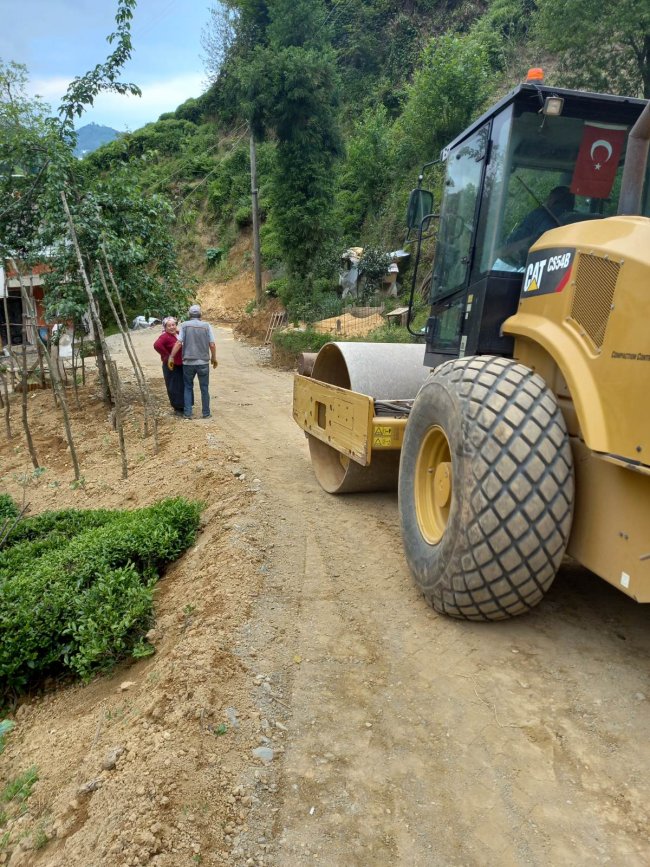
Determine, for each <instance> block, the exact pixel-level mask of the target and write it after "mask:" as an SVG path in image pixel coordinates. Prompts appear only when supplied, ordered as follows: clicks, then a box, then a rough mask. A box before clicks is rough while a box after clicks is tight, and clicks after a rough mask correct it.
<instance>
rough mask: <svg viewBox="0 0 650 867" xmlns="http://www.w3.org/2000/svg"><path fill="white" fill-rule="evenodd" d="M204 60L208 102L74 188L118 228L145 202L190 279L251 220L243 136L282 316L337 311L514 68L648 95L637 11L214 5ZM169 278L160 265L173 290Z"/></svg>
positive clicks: (133, 139)
mask: <svg viewBox="0 0 650 867" xmlns="http://www.w3.org/2000/svg"><path fill="white" fill-rule="evenodd" d="M123 2H124V0H123ZM125 5H133V3H132V2H129V3H126V4H125ZM204 48H205V54H206V58H205V60H206V65H207V69H208V72H209V74H210V76H211V79H212V84H211V86H210V87H209V88H208V89H207V91H206V92H205V93H204V94H202V95H201V96H199V97H198V98H196V99H190V100H188V101H187V102H185V103H184V104H183V105H180V106H179V107H178V108H177V109H176V110H175V111H174V112H170V113H168V114H164V115H162V116H161V117H160V119H159V120H158V121H157V122H156V123H151V124H148V125H147V126H145V127H143V128H142V129H139V130H137V131H135V132H133V133H131V134H128V135H125V136H123V137H121V138H120V139H119V140H116V141H114V142H112V143H110V144H108V145H105V146H104V147H102V148H100V149H99V150H97V151H96V152H95V153H93V154H91V155H89V156H88V157H87V158H86V159H85V160H84V183H85V184H86V187H87V189H88V188H92V189H93V190H94V191H95V193H94V195H95V196H97V197H99V198H100V199H102V201H104V202H106V209H107V212H108V213H115V214H117V213H118V212H120V213H121V214H122V217H121V219H122V220H123V221H126V220H127V213H131V212H132V211H133V210H134V209H135V211H138V206H137V205H136V202H143V203H148V204H149V205H150V208H151V214H152V215H154V214H155V219H154V223H155V225H156V226H157V227H158V228H157V230H156V231H157V235H156V237H157V238H158V241H159V242H160V243H159V245H158V248H157V249H158V250H160V249H161V245H164V232H163V224H165V226H166V227H168V228H170V229H171V231H172V232H173V235H174V237H175V239H176V242H177V244H178V249H179V251H180V253H181V258H182V262H183V264H184V266H185V269H186V270H187V269H189V270H190V271H191V272H193V273H194V274H196V275H198V276H204V274H205V272H206V269H207V268H209V267H211V266H212V267H215V263H218V262H219V261H220V260H224V261H225V259H224V254H225V253H226V252H227V251H228V250H229V249H230V247H231V246H232V245H233V244H234V243H235V241H236V240H237V238H238V236H239V235H240V233H242V232H247V231H248V227H249V226H250V223H251V193H250V175H249V169H250V163H249V137H250V135H251V133H252V135H253V136H254V138H255V141H256V144H257V170H258V183H259V201H260V207H261V216H262V257H263V268H264V269H265V270H266V271H267V272H271V277H272V279H271V280H270V282H269V283H268V285H267V287H266V288H267V291H268V292H269V294H279V295H280V297H281V299H282V301H283V302H284V303H285V304H286V305H287V306H288V308H289V310H290V312H291V313H292V314H294V315H305V314H308V313H309V310H310V309H312V308H315V307H318V308H319V309H322V308H327V305H328V303H329V301H330V300H331V301H332V303H333V304H335V303H336V300H335V299H336V296H335V286H336V276H337V275H336V271H337V265H338V261H339V256H340V254H341V251H342V250H344V249H345V248H347V247H349V246H353V245H354V246H363V247H364V248H366V249H369V250H370V251H373V250H374V249H381V250H391V249H395V248H396V247H398V246H399V245H400V244H401V242H402V239H403V234H404V228H403V223H404V207H405V203H406V198H407V196H408V191H409V189H410V188H411V187H412V186H413V185H414V182H415V179H416V177H417V174H418V171H419V169H420V167H421V166H422V164H423V163H426V162H430V161H432V160H435V159H436V158H437V156H438V154H439V151H440V148H441V147H442V146H443V145H444V144H445V143H446V142H448V141H449V140H450V139H451V138H452V137H453V136H454V135H456V134H457V133H458V132H459V131H460V130H462V129H463V127H464V126H465V125H466V124H467V123H468V121H470V120H471V119H472V118H473V117H475V116H477V115H478V114H479V113H480V111H481V110H482V109H483V108H485V107H486V106H487V105H489V104H490V103H491V102H493V101H494V100H495V99H496V98H498V97H499V96H500V95H501V94H502V93H504V92H506V91H507V90H509V89H510V88H511V87H513V86H514V85H516V84H517V83H518V82H519V81H521V80H522V78H523V76H524V75H525V72H526V70H527V68H528V67H530V66H539V65H541V66H543V67H544V69H545V71H546V76H547V78H546V80H547V81H548V82H550V83H552V84H556V85H558V86H563V85H564V86H577V87H582V88H586V89H594V90H600V91H609V92H613V93H619V94H628V95H633V96H645V97H649V96H650V7H648V4H647V3H646V2H644V0H616V2H613V3H610V4H608V5H603V4H601V3H599V2H598V0H473V2H469V0H467V2H462V0H461V2H458V0H363V2H362V0H241V2H235V0H226V2H224V3H222V4H219V5H218V6H215V8H214V9H213V10H212V12H211V21H210V25H209V28H208V30H207V31H206V33H205V34H204ZM433 173H434V174H435V169H434V170H433ZM116 178H119V184H118V186H119V188H120V194H119V195H118V194H117V192H116V189H115V181H116ZM431 183H432V184H434V183H435V177H433V178H432V179H431ZM122 190H124V191H128V196H129V199H130V204H129V206H128V208H126V209H125V208H124V207H123V205H120V197H121V195H122V192H121V191H122ZM142 216H143V215H140V217H137V218H136V222H137V220H138V219H140V218H141V217H142ZM152 218H153V216H152ZM113 228H114V230H115V231H117V227H115V226H114V227H113ZM138 231H139V230H138ZM165 231H167V228H165ZM144 246H146V245H144ZM132 252H133V251H132ZM134 257H135V258H136V259H137V258H138V257H137V255H135V253H133V255H132V256H131V260H132V259H133V258H134ZM122 258H124V259H125V263H126V264H128V261H127V260H129V257H128V256H126V254H125V256H123V257H122ZM141 258H142V260H143V261H144V260H146V261H153V259H152V256H151V251H148V252H147V253H146V255H144V254H143V256H142V257H141ZM174 267H175V266H174V265H173V262H172V261H171V259H169V257H167V259H166V260H165V264H164V267H163V268H162V270H161V268H160V267H158V268H157V270H158V272H159V273H158V276H159V278H160V279H162V280H163V281H166V285H167V286H168V287H169V290H170V291H172V292H173V291H176V289H174V287H177V286H178V280H177V274H176V272H175V270H174ZM216 267H217V268H219V267H221V269H222V271H221V273H222V274H224V275H225V276H228V275H227V273H226V272H225V271H224V268H225V265H223V264H222V265H221V266H219V265H216ZM153 270H156V269H153ZM146 273H147V274H148V275H149V277H151V274H152V268H149V269H148V270H146ZM150 282H151V281H150ZM159 294H160V293H158V295H159ZM163 294H165V293H163ZM157 300H159V298H158V296H157V294H156V293H155V292H153V291H152V292H150V293H149V296H148V299H147V303H151V304H154V306H155V303H156V301H157Z"/></svg>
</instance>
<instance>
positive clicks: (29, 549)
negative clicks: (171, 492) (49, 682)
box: [0, 498, 201, 694]
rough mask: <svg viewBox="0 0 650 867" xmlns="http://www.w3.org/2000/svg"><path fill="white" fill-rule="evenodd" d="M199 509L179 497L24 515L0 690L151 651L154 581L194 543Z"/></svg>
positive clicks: (4, 611) (7, 585)
mask: <svg viewBox="0 0 650 867" xmlns="http://www.w3.org/2000/svg"><path fill="white" fill-rule="evenodd" d="M200 512H201V506H200V504H198V503H192V502H188V501H187V500H184V499H182V498H177V499H172V500H164V501H162V502H160V503H157V504H156V505H154V506H150V507H148V508H145V509H136V510H134V511H109V510H89V511H80V510H75V509H68V510H64V511H59V512H48V513H44V514H42V515H38V516H36V517H34V518H27V519H24V520H23V521H21V522H20V523H19V524H18V525H17V526H16V527H15V528H14V529H13V530H12V532H11V534H10V535H9V538H8V540H7V547H6V548H5V549H3V550H2V551H0V633H1V634H2V635H3V640H2V642H0V689H3V690H4V691H5V694H7V693H8V692H9V691H10V690H13V691H17V692H20V691H22V690H24V689H26V688H28V687H30V686H31V685H33V684H35V683H37V682H38V681H39V680H40V679H42V678H44V677H46V676H48V675H56V674H60V673H66V672H67V673H72V674H75V675H77V676H79V677H82V678H84V679H88V678H89V677H91V676H92V675H93V674H94V673H95V672H97V671H101V670H104V669H106V668H109V667H110V666H112V665H113V664H114V663H115V662H116V661H117V660H118V659H121V658H124V657H126V656H129V655H133V654H134V651H135V655H136V656H138V657H141V656H145V655H147V653H148V652H150V651H149V648H148V645H146V644H145V643H144V642H143V636H144V634H145V633H146V631H147V630H148V629H149V627H150V625H151V622H152V619H153V586H154V584H155V583H156V581H157V580H158V577H159V574H160V570H161V569H162V567H163V566H164V565H165V564H167V563H169V562H171V561H172V560H175V559H176V558H177V557H178V556H179V554H181V553H182V552H183V551H184V550H185V549H186V548H188V547H189V546H190V545H191V544H192V543H193V542H194V539H195V537H196V531H197V528H198V523H199V517H200Z"/></svg>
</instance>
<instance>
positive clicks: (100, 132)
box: [74, 123, 122, 158]
mask: <svg viewBox="0 0 650 867" xmlns="http://www.w3.org/2000/svg"><path fill="white" fill-rule="evenodd" d="M121 135H122V133H121V132H118V131H117V130H116V129H112V128H111V127H110V126H102V125H101V124H99V123H87V124H86V125H85V126H82V127H80V128H79V129H78V130H77V144H76V146H75V149H74V155H75V156H76V157H79V158H81V157H83V156H85V155H86V154H90V153H92V152H93V151H96V150H97V148H98V147H101V146H102V145H103V144H107V143H108V142H109V141H114V140H115V139H116V138H119V137H120V136H121Z"/></svg>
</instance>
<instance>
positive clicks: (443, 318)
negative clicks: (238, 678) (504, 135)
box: [427, 123, 490, 356]
mask: <svg viewBox="0 0 650 867" xmlns="http://www.w3.org/2000/svg"><path fill="white" fill-rule="evenodd" d="M489 128H490V124H489V123H487V124H485V126H483V127H481V128H480V129H479V130H477V132H475V133H474V134H473V135H472V136H471V137H470V138H468V139H466V140H465V141H463V142H461V143H460V144H459V145H458V146H457V147H456V148H454V150H453V151H451V152H450V153H449V155H448V157H447V174H446V178H445V188H444V193H443V199H442V207H441V213H440V227H439V230H438V239H437V244H436V255H435V264H434V269H433V280H432V285H431V304H432V308H431V317H430V319H429V323H428V326H427V353H429V352H434V353H443V354H444V355H454V356H455V355H458V354H459V351H460V349H461V336H462V323H463V318H464V314H465V306H466V295H467V286H468V283H469V275H470V270H471V266H472V258H473V252H474V238H475V233H476V223H477V219H478V210H479V205H480V199H481V190H482V186H483V175H484V171H485V163H486V157H487V150H488V148H487V145H488V142H489Z"/></svg>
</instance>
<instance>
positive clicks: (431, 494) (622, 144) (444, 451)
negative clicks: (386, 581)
mask: <svg viewBox="0 0 650 867" xmlns="http://www.w3.org/2000/svg"><path fill="white" fill-rule="evenodd" d="M649 139H650V105H646V103H645V101H643V100H636V99H631V98H624V97H618V96H611V95H604V94H594V93H585V92H579V91H573V90H565V89H557V88H551V87H548V86H546V85H544V84H538V83H537V84H536V83H525V84H522V85H519V86H518V87H517V88H515V89H514V90H513V91H512V92H511V93H509V94H508V95H507V96H506V97H504V98H503V99H502V100H501V101H500V102H499V103H497V104H496V105H495V106H493V107H492V108H491V109H490V110H489V111H488V112H486V113H485V114H484V115H483V116H482V117H480V118H478V120H476V121H475V122H474V123H473V124H472V125H471V126H470V127H469V128H468V129H466V130H465V131H464V132H463V133H462V134H461V135H459V136H458V137H457V138H456V139H455V140H454V141H452V142H451V143H450V144H449V145H448V146H447V147H446V148H445V149H444V150H443V152H442V154H441V159H442V160H443V161H444V163H445V179H444V185H443V191H442V195H441V199H440V212H439V214H434V213H433V201H434V197H433V195H432V193H431V192H429V191H427V190H425V189H424V188H423V186H422V182H423V174H424V172H423V173H422V174H421V175H420V178H419V181H418V186H417V189H415V190H413V191H412V193H411V196H410V199H409V207H408V214H407V224H408V228H409V233H411V234H412V235H413V238H412V239H411V240H412V243H413V244H414V253H415V255H414V260H415V263H416V264H415V268H414V271H415V273H414V274H413V287H412V292H411V298H413V294H414V290H415V286H416V285H417V263H418V261H419V258H420V249H421V246H422V243H423V240H424V239H426V238H427V237H429V236H431V234H432V233H435V236H436V253H435V261H434V266H433V272H432V277H431V283H430V290H429V299H430V304H431V311H430V315H429V318H428V320H427V324H426V328H424V329H422V333H420V332H419V331H415V330H413V333H414V337H415V338H419V339H420V342H419V343H418V342H415V343H414V344H412V345H398V344H396V345H389V344H363V343H331V344H328V345H326V346H325V347H323V349H322V350H321V351H320V352H319V354H318V356H317V358H316V360H315V363H314V367H313V371H312V375H311V376H309V377H308V376H300V375H298V376H296V378H295V385H294V402H293V415H294V418H295V420H296V422H297V423H298V424H299V425H300V426H301V427H302V428H303V429H304V431H305V432H306V434H307V436H308V439H309V448H310V454H311V459H312V464H313V468H314V472H315V474H316V477H317V479H318V481H319V483H320V484H321V486H322V487H323V488H324V489H325V490H326V491H328V492H330V493H333V494H338V493H348V492H353V491H367V490H378V489H389V488H391V487H394V486H395V485H397V486H398V492H399V496H398V499H399V513H400V523H401V530H402V537H403V542H404V550H405V553H406V558H407V560H408V563H409V566H410V569H411V572H412V574H413V576H414V578H415V581H416V582H417V585H418V587H419V588H420V589H421V591H422V593H423V594H424V596H425V598H426V599H427V600H428V601H429V602H430V603H431V604H432V605H433V606H434V608H435V609H436V610H437V611H440V612H442V613H445V614H448V615H451V616H453V617H459V618H466V619H470V620H500V619H504V618H507V617H512V616H514V615H518V614H521V613H523V612H526V611H528V610H529V609H531V608H532V607H533V606H535V605H537V603H538V602H540V600H541V599H542V598H543V596H544V594H545V593H546V591H547V590H548V588H549V586H550V585H551V583H552V581H553V579H554V577H555V574H556V572H557V570H558V568H559V566H560V564H561V562H562V558H563V557H564V555H565V554H569V555H570V556H571V557H573V558H574V559H575V560H577V561H579V562H580V563H581V564H583V565H584V566H585V567H587V568H588V569H590V570H591V571H592V572H594V573H596V574H597V575H599V576H601V577H602V578H604V579H605V580H607V581H609V582H610V583H611V584H613V585H614V586H615V587H618V588H619V589H620V590H622V591H623V592H624V593H626V594H628V595H629V596H631V597H633V598H634V599H636V600H638V601H639V602H647V601H650V219H649V215H650V184H649V182H648V158H647V157H648V141H649ZM409 328H411V326H410V325H409Z"/></svg>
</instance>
